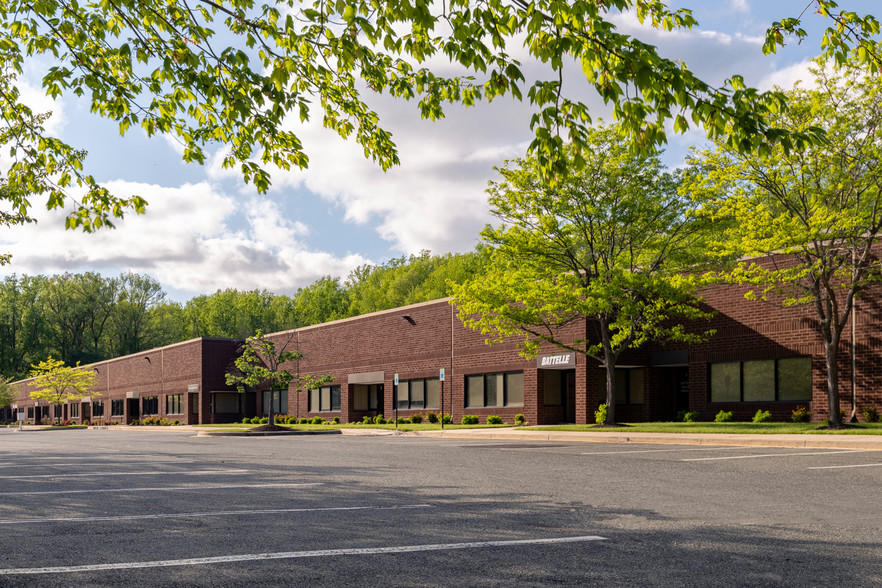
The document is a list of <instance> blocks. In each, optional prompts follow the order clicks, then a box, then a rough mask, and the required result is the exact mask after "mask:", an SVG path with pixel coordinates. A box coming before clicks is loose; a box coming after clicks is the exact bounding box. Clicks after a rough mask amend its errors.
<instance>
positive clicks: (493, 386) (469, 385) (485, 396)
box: [466, 372, 560, 408]
mask: <svg viewBox="0 0 882 588" xmlns="http://www.w3.org/2000/svg"><path fill="white" fill-rule="evenodd" d="M558 378H559V376H558ZM547 391H548V388H547V387H546V396H547ZM558 394H560V391H559V390H558ZM523 405H524V372H506V373H497V374H480V375H474V376H466V407H467V408H482V407H492V406H523Z"/></svg>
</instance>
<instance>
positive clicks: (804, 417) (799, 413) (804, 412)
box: [791, 406, 812, 423]
mask: <svg viewBox="0 0 882 588" xmlns="http://www.w3.org/2000/svg"><path fill="white" fill-rule="evenodd" d="M791 418H792V419H793V422H794V423H808V422H810V421H811V420H812V411H810V410H809V409H808V408H806V407H805V406H797V407H796V408H795V409H794V410H793V415H792V416H791Z"/></svg>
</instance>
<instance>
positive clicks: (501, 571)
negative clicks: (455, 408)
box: [0, 430, 882, 586]
mask: <svg viewBox="0 0 882 588" xmlns="http://www.w3.org/2000/svg"><path fill="white" fill-rule="evenodd" d="M0 496H2V502H0V586H34V585H39V586H133V585H141V586H160V585H162V586H242V585H257V586H303V585H319V586H322V585H326V586H349V585H351V586H375V585H390V586H451V585H460V586H502V585H505V586H549V585H551V586H561V585H563V586H565V585H579V586H583V585H598V586H635V585H642V586H831V585H835V586H879V585H882V531H880V528H882V452H880V451H862V450H839V449H806V448H803V449H784V448H768V447H750V448H745V447H708V446H701V447H695V446H672V445H648V444H634V443H631V444H607V443H598V444H592V443H553V442H511V441H486V440H457V439H429V438H406V437H348V436H342V435H322V436H284V437H264V438H256V439H254V438H248V439H243V438H234V437H199V438H196V437H193V436H192V434H191V433H184V432H151V431H131V430H122V431H117V430H77V431H28V432H21V433H17V432H12V431H11V430H0Z"/></svg>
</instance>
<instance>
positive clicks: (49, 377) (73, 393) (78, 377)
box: [28, 357, 101, 421]
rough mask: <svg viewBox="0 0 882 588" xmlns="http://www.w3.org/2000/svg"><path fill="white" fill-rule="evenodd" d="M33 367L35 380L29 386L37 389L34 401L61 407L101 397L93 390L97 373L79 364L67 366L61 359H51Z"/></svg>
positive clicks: (34, 392)
mask: <svg viewBox="0 0 882 588" xmlns="http://www.w3.org/2000/svg"><path fill="white" fill-rule="evenodd" d="M31 367H32V368H33V369H31V378H33V379H32V380H31V381H30V382H28V386H32V387H34V388H36V390H34V391H33V392H31V398H33V399H34V400H44V401H46V402H48V403H49V404H52V405H55V406H61V405H62V404H65V403H68V402H78V401H79V400H81V399H82V398H83V397H84V396H101V394H100V393H99V392H95V391H93V390H92V388H93V387H94V386H95V378H96V376H95V372H93V371H92V370H87V369H83V368H81V367H80V366H79V363H78V364H77V365H76V366H74V367H72V366H66V365H64V362H63V361H61V360H60V359H52V357H49V358H48V359H47V360H45V361H41V362H40V363H38V364H37V365H32V366H31ZM56 421H57V416H56Z"/></svg>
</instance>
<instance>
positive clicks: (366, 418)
mask: <svg viewBox="0 0 882 588" xmlns="http://www.w3.org/2000/svg"><path fill="white" fill-rule="evenodd" d="M361 424H363V425H372V424H374V419H372V418H371V417H369V416H364V417H361Z"/></svg>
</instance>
